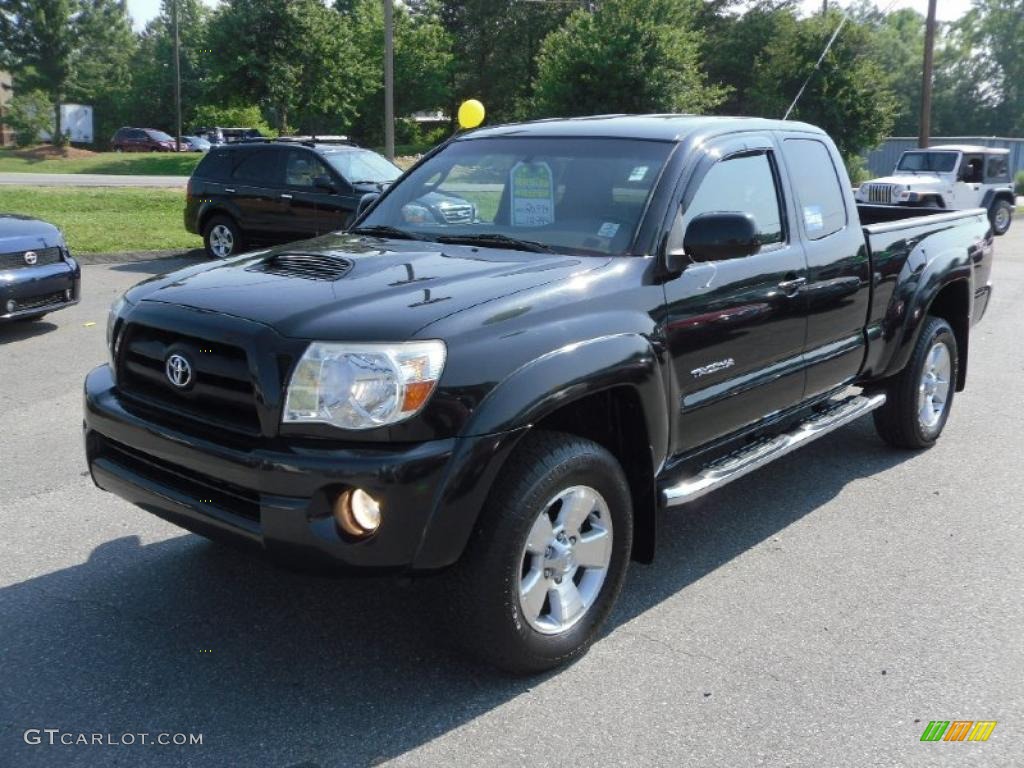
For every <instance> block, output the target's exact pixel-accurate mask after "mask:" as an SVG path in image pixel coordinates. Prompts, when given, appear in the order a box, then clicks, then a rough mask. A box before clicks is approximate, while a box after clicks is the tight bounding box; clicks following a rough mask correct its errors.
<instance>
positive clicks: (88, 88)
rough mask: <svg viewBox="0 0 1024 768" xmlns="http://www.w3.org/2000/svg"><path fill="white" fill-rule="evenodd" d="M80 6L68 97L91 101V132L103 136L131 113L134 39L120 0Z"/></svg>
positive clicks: (86, 1) (93, 1) (88, 0)
mask: <svg viewBox="0 0 1024 768" xmlns="http://www.w3.org/2000/svg"><path fill="white" fill-rule="evenodd" d="M80 8H81V11H80V12H79V14H78V15H77V17H76V20H75V28H76V37H77V45H76V48H75V50H74V51H73V53H72V60H71V73H72V74H71V78H70V81H69V83H68V92H67V95H68V99H69V100H70V101H76V102H81V103H84V104H91V105H92V107H93V128H94V134H95V135H96V137H97V138H100V139H105V138H107V137H109V136H110V135H112V134H113V132H114V131H115V130H117V128H118V127H119V126H120V125H122V124H124V122H127V121H128V120H129V117H130V112H129V109H130V103H131V81H132V56H133V55H134V53H135V49H136V46H137V38H136V36H135V33H134V32H133V31H132V25H131V19H130V18H129V17H128V10H127V7H126V4H125V2H124V0H82V3H81V6H80Z"/></svg>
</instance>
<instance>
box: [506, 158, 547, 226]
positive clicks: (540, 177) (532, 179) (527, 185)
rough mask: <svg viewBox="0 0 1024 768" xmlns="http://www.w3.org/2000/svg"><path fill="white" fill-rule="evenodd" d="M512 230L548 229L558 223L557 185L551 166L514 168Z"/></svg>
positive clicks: (530, 164)
mask: <svg viewBox="0 0 1024 768" xmlns="http://www.w3.org/2000/svg"><path fill="white" fill-rule="evenodd" d="M510 175H511V177H512V226H513V227H545V226H547V225H549V224H554V223H555V182H554V176H553V175H552V173H551V166H549V165H548V164H547V163H521V162H520V163H516V164H515V165H514V166H512V171H511V174H510Z"/></svg>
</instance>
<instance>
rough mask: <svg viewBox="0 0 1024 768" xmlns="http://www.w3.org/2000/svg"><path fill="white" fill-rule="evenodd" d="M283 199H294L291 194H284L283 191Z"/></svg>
mask: <svg viewBox="0 0 1024 768" xmlns="http://www.w3.org/2000/svg"><path fill="white" fill-rule="evenodd" d="M281 199H282V200H291V199H292V196H291V195H287V194H283V193H282V195H281Z"/></svg>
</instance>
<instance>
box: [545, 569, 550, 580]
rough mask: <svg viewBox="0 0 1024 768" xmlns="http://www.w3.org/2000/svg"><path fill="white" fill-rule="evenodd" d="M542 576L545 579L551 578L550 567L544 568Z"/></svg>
mask: <svg viewBox="0 0 1024 768" xmlns="http://www.w3.org/2000/svg"><path fill="white" fill-rule="evenodd" d="M544 578H545V579H550V578H551V569H550V568H545V569H544Z"/></svg>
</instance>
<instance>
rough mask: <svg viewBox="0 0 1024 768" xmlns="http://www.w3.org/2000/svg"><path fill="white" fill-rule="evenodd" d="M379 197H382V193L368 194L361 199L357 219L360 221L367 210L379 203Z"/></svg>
mask: <svg viewBox="0 0 1024 768" xmlns="http://www.w3.org/2000/svg"><path fill="white" fill-rule="evenodd" d="M378 197H380V192H367V193H366V194H365V195H363V196H362V197H361V198H359V205H357V206H356V218H357V219H358V218H359V217H360V216H362V215H363V212H364V211H366V209H367V208H369V207H370V206H371V205H373V204H374V203H375V202H377V198H378Z"/></svg>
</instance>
